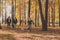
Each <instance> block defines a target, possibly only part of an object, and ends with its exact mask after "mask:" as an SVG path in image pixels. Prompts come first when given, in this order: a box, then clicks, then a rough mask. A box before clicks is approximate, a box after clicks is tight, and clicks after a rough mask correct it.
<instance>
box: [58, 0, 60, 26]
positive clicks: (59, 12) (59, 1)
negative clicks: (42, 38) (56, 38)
mask: <svg viewBox="0 0 60 40" xmlns="http://www.w3.org/2000/svg"><path fill="white" fill-rule="evenodd" d="M58 2H59V26H60V1H59V0H58Z"/></svg>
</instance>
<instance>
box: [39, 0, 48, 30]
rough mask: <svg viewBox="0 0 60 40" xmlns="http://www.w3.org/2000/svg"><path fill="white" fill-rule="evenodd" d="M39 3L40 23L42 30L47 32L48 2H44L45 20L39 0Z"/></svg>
mask: <svg viewBox="0 0 60 40" xmlns="http://www.w3.org/2000/svg"><path fill="white" fill-rule="evenodd" d="M38 2H39V9H40V15H41V21H42V30H43V31H47V21H48V20H47V17H48V15H47V14H48V0H46V7H45V19H44V16H43V13H42V4H41V0H38Z"/></svg>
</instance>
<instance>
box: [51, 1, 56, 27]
mask: <svg viewBox="0 0 60 40" xmlns="http://www.w3.org/2000/svg"><path fill="white" fill-rule="evenodd" d="M52 4H53V5H52V26H54V27H55V2H54V1H53V2H52Z"/></svg>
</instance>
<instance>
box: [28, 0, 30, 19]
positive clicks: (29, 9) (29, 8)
mask: <svg viewBox="0 0 60 40" xmlns="http://www.w3.org/2000/svg"><path fill="white" fill-rule="evenodd" d="M28 5H29V6H28V18H30V0H29V4H28Z"/></svg>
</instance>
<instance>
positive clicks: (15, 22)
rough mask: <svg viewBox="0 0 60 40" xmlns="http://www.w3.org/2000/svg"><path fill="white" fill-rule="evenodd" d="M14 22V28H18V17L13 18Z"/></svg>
mask: <svg viewBox="0 0 60 40" xmlns="http://www.w3.org/2000/svg"><path fill="white" fill-rule="evenodd" d="M12 23H13V28H14V29H16V24H17V18H16V17H14V18H13V21H12Z"/></svg>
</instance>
